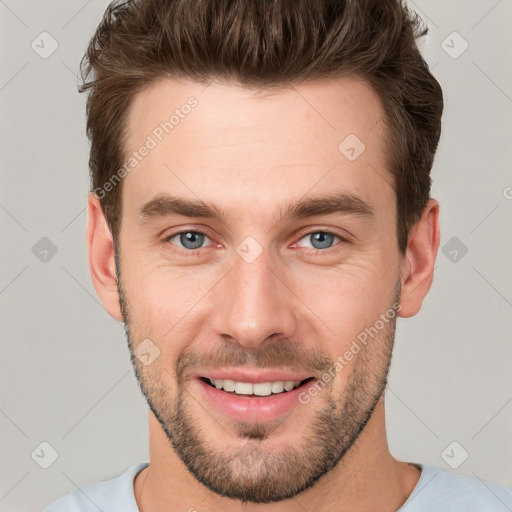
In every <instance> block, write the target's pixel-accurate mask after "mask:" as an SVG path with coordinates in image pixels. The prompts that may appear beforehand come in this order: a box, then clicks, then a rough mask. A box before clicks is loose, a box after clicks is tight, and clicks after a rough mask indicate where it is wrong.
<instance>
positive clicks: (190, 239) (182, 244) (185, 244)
mask: <svg viewBox="0 0 512 512" xmlns="http://www.w3.org/2000/svg"><path fill="white" fill-rule="evenodd" d="M174 239H176V242H173V241H172V240H174ZM205 239H208V240H209V238H208V236H207V235H206V233H203V232H202V231H192V230H186V231H179V232H178V233H173V234H172V235H169V236H168V237H167V238H165V239H164V243H172V244H173V245H176V246H177V247H178V248H183V249H186V251H181V252H187V251H194V250H197V249H202V247H201V246H202V245H203V243H204V241H205Z"/></svg>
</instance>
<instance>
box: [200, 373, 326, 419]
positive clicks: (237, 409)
mask: <svg viewBox="0 0 512 512" xmlns="http://www.w3.org/2000/svg"><path fill="white" fill-rule="evenodd" d="M194 380H195V381H196V382H197V383H198V384H199V387H200V389H201V391H202V393H204V397H205V398H206V400H207V401H208V402H210V403H211V404H212V405H213V406H214V407H215V408H216V409H217V410H218V411H220V412H221V413H222V414H224V415H225V416H227V417H229V418H232V419H234V420H239V421H270V420H273V419H276V418H279V417H280V416H283V415H284V414H289V413H290V412H291V411H292V410H293V409H294V408H295V407H296V406H297V405H303V404H301V403H300V402H299V395H300V394H301V393H303V392H305V391H307V390H308V388H309V387H310V386H313V385H314V383H315V382H316V380H315V379H312V380H310V381H308V382H306V383H305V384H303V385H301V386H299V387H298V388H295V389H292V390H291V391H285V392H283V393H278V394H275V395H269V396H262V397H254V396H250V397H249V396H247V395H236V394H233V393H228V392H226V391H223V390H221V389H217V388H215V387H213V386H210V385H209V384H207V383H206V382H204V381H203V380H201V379H199V378H196V379H194Z"/></svg>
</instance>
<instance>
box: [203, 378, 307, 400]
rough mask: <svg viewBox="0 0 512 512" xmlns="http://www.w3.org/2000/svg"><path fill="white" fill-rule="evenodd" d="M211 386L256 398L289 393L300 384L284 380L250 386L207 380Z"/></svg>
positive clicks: (225, 380)
mask: <svg viewBox="0 0 512 512" xmlns="http://www.w3.org/2000/svg"><path fill="white" fill-rule="evenodd" d="M209 380H210V382H211V384H212V385H213V386H215V387H216V388H217V389H223V390H224V391H231V392H235V393H236V394H237V395H256V396H269V395H271V394H272V393H273V394H277V393H283V392H284V391H291V390H292V389H293V388H296V387H298V386H299V384H300V383H301V382H302V381H300V380H295V381H294V380H286V381H282V380H279V381H273V382H257V383H255V384H251V383H250V382H236V381H234V380H231V379H209Z"/></svg>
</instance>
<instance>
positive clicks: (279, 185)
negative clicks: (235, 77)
mask: <svg viewBox="0 0 512 512" xmlns="http://www.w3.org/2000/svg"><path fill="white" fill-rule="evenodd" d="M385 133H386V132H385V123H384V112H383V109H382V106H381V103H380V100H379V98H378V96H377V95H376V94H375V93H374V91H373V90H372V89H371V88H370V86H369V85H368V84H367V83H365V82H364V81H362V80H361V79H359V78H356V77H351V78H342V79H336V80H333V79H332V80H329V81H326V82H323V83H307V84H302V85H299V86H294V87H288V88H284V89H280V90H274V91H272V92H268V91H261V90H249V89H246V88H243V87H240V86H238V85H235V84H227V83H220V82H213V83H212V84H211V85H208V86H205V85H203V84H199V83H197V82H194V81H192V80H188V79H162V80H159V81H157V82H155V83H154V84H152V85H151V86H150V87H149V88H148V89H146V90H144V91H142V92H140V93H139V94H137V95H136V96H135V97H134V99H133V102H132V104H131V107H130V110H129V116H128V123H127V136H126V139H125V140H126V143H125V147H124V149H125V161H126V162H128V159H131V160H134V159H135V158H136V159H137V161H136V162H135V161H133V162H132V163H134V164H135V165H133V166H128V165H127V166H126V167H127V168H129V173H127V175H126V177H125V178H124V180H125V183H124V185H123V209H124V204H125V203H126V204H127V205H128V206H130V208H131V209H134V208H136V207H138V206H140V205H141V204H143V203H145V202H147V201H149V200H150V199H152V198H153V197H154V196H155V195H157V194H159V193H165V192H173V193H174V194H175V195H176V193H178V194H177V195H181V196H187V197H190V198H192V197H195V198H196V199H204V200H208V201H209V202H215V203H218V204H219V206H220V207H222V208H223V209H224V208H225V209H229V208H230V207H233V208H235V205H236V202H237V201H244V200H245V201H250V202H249V203H246V204H254V203H255V202H256V203H257V204H258V205H259V206H261V207H265V206H268V207H269V208H271V205H275V207H276V208H277V207H278V206H279V204H281V203H282V202H286V203H288V202H290V201H293V200H296V199H297V197H298V196H303V195H304V194H309V193H312V194H313V195H314V193H317V192H318V193H320V192H324V193H325V192H330V191H332V190H334V189H336V190H337V191H339V190H340V188H341V189H345V190H346V191H347V192H350V193H354V194H357V195H359V196H360V197H362V198H366V199H368V200H369V202H372V201H373V202H375V201H377V202H378V201H383V202H386V201H388V202H389V201H390V200H391V201H392V202H394V201H393V199H394V192H393V189H392V178H391V175H390V174H389V172H388V170H387V169H386V166H385V156H384V155H385V146H386V144H385V139H384V137H385ZM143 147H147V148H150V149H148V150H143V151H140V150H141V149H142V148H143ZM134 152H136V153H138V155H137V157H135V156H133V155H134ZM140 153H144V156H142V157H141V156H140ZM390 185H391V186H390ZM379 194H380V195H379ZM372 196H374V197H373V199H372ZM378 196H379V197H378ZM267 203H268V204H267ZM246 212H247V214H248V213H249V212H248V210H247V211H246ZM272 213H275V208H274V212H272Z"/></svg>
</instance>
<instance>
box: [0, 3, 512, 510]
mask: <svg viewBox="0 0 512 512" xmlns="http://www.w3.org/2000/svg"><path fill="white" fill-rule="evenodd" d="M106 5H107V2H106V1H105V0H89V1H87V2H82V1H73V2H70V1H69V0H68V1H64V0H60V1H58V0H52V1H49V0H47V1H45V2H33V1H32V2H28V1H22V0H0V16H1V34H2V39H3V41H2V45H1V46H0V52H1V62H2V65H1V68H0V73H1V75H0V104H1V112H2V114H1V118H0V130H1V133H0V144H1V148H0V149H1V164H2V165H1V181H0V183H1V188H0V224H1V228H2V251H1V262H0V263H1V264H0V304H1V321H2V324H1V357H0V365H1V367H0V379H1V382H0V386H1V387H0V389H1V398H0V440H1V457H0V511H9V512H16V511H32V510H33V511H36V510H40V509H41V508H42V507H43V506H44V505H46V504H48V503H49V502H50V501H53V500H54V499H56V498H57V497H59V496H61V495H63V494H64V493H66V492H68V491H71V490H73V489H75V488H76V487H77V486H82V485H85V484H89V483H92V482H96V481H99V480H103V479H107V478H111V477H113V476H115V475H117V474H119V473H121V472H123V471H124V470H125V469H127V468H128V467H129V466H131V465H133V464H136V463H138V462H141V461H143V460H147V459H148V435H147V412H146V411H147V409H146V404H145V401H144V399H143V397H142V395H141V394H140V391H139V389H138V386H137V383H136V380H135V377H134V375H133V372H132V369H131V365H130V361H129V356H128V349H127V347H126V343H125V337H124V331H123V327H122V324H120V323H118V322H117V321H115V320H113V319H112V318H111V317H110V316H109V315H108V314H107V313H106V312H105V311H104V309H103V306H102V305H101V303H100V301H99V299H98V298H97V296H96V294H95V291H94V288H93V286H92V282H91V279H90V276H89V270H88V265H87V254H86V246H85V222H86V213H85V204H86V197H87V191H88V185H89V182H88V168H87V158H88V142H87V140H86V137H85V114H84V105H85V98H84V97H82V96H81V95H79V94H78V93H77V91H76V84H77V69H78V63H79V60H80V58H81V56H82V54H83V52H84V50H85V47H86V44H87V42H88V40H89V38H90V37H91V35H92V33H93V31H94V29H95V27H96V25H97V23H98V22H99V20H100V17H101V15H102V13H103V11H104V9H105V7H106ZM409 5H410V6H411V7H412V8H415V9H417V11H418V12H419V13H420V14H421V15H422V16H423V18H424V19H425V21H426V22H427V23H428V25H429V27H430V34H429V35H428V36H427V38H426V39H424V41H423V42H422V43H421V48H422V51H423V53H424V55H425V58H426V60H427V62H428V63H429V65H430V66H431V68H432V69H433V72H434V74H435V75H436V77H437V78H438V80H439V81H440V83H441V85H442V87H443V90H444V94H445V101H446V107H445V115H444V122H443V134H442V138H441V142H440V148H439V152H438V155H437V159H436V163H435V167H434V169H433V179H434V186H433V194H432V195H433V197H435V198H436V199H438V200H439V201H440V204H441V249H440V252H439V255H438V260H437V264H436V268H435V277H434V284H433V287H432V289H431V291H430V293H429V295H428V297H427V299H426V301H425V303H424V306H423V309H422V311H421V312H420V314H419V315H418V316H416V317H414V318H411V319H399V321H398V330H397V347H396V352H395V355H394V359H393V364H392V371H391V377H390V384H389V390H388V392H387V398H386V400H387V411H388V420H387V422H388V427H389V443H390V448H391V451H392V453H393V454H394V455H395V456H397V457H398V458H401V459H402V460H409V461H418V462H422V463H426V464H434V465H437V466H439V467H441V468H443V469H445V470H449V471H454V472H457V473H460V474H464V475H469V476H473V477H475V478H476V477H478V478H481V479H484V480H488V481H492V482H495V483H498V484H501V485H505V486H508V487H512V463H511V461H512V437H511V432H512V428H511V427H512V375H511V371H510V369H511V363H512V344H511V343H510V341H511V340H510V332H511V323H512V322H511V319H512V315H511V313H512V279H511V277H512V266H511V265H510V262H511V261H512V258H511V257H512V240H511V232H512V230H511V229H510V224H511V223H510V220H511V213H512V199H511V198H512V188H511V187H512V175H511V172H510V169H511V168H512V166H511V163H512V162H511V160H512V154H511V151H510V144H511V134H512V129H511V123H512V121H511V120H512V116H511V114H512V70H511V66H510V62H511V51H510V50H511V48H512V40H511V39H512V35H511V34H512V32H511V31H510V21H511V20H512V1H511V0H499V1H496V0H478V1H472V2H471V4H470V6H469V2H467V1H463V0H457V1H451V2H444V1H441V0H436V1H433V0H429V1H427V0H422V1H419V0H418V1H416V2H414V3H413V2H409ZM44 31H46V32H48V33H49V34H50V35H51V38H52V39H53V40H55V41H56V42H57V44H58V48H57V49H56V50H55V51H54V52H53V53H52V54H51V55H49V56H48V55H45V52H47V53H49V51H50V50H51V49H52V44H55V43H53V41H52V39H50V36H46V35H43V36H40V34H41V33H42V32H44ZM453 32H457V33H458V34H459V35H457V34H453ZM41 39H43V41H42V42H41ZM33 41H35V42H34V46H35V45H36V44H37V45H39V46H35V48H36V49H37V51H36V50H35V49H33V48H32V47H31V44H32V42H33ZM465 42H467V44H468V45H469V46H468V48H467V49H466V50H465V51H463V50H464V48H465V45H466V43H465ZM41 54H43V56H45V57H46V58H43V57H42V56H41ZM44 237H46V238H47V239H49V240H50V241H51V243H50V242H49V241H48V240H46V239H43V238H44ZM41 239H43V240H41ZM465 248H466V249H465ZM55 250H56V251H57V252H56V253H55V254H53V253H54V252H55ZM465 250H467V252H466V253H464V251H465ZM44 251H47V252H46V253H45V252H44ZM43 442H45V443H49V445H51V447H52V448H50V447H49V446H48V445H47V444H43V445H41V443H43ZM453 442H456V443H457V444H452V443H453ZM52 449H53V450H55V451H56V452H57V453H58V457H57V458H56V460H54V461H53V458H54V457H52V453H53V452H52ZM466 452H467V454H468V455H469V456H468V458H467V459H466V460H464V457H465V456H466V455H465V454H466ZM50 463H51V464H50ZM48 464H50V465H49V467H48V468H47V469H43V468H42V467H41V465H43V466H45V465H48Z"/></svg>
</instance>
